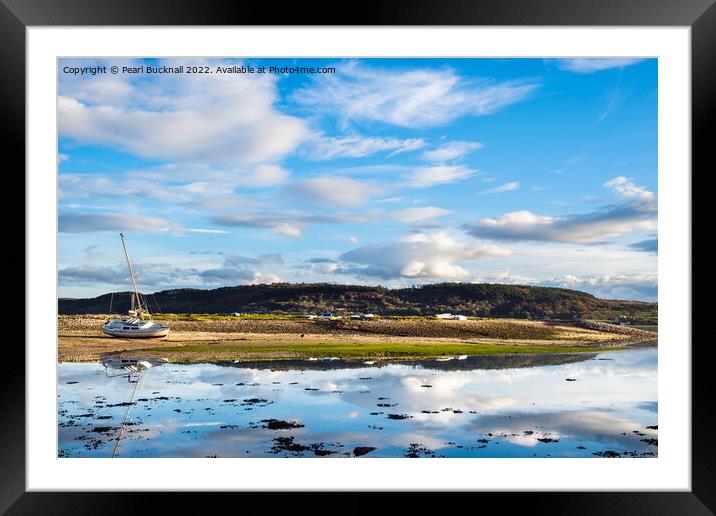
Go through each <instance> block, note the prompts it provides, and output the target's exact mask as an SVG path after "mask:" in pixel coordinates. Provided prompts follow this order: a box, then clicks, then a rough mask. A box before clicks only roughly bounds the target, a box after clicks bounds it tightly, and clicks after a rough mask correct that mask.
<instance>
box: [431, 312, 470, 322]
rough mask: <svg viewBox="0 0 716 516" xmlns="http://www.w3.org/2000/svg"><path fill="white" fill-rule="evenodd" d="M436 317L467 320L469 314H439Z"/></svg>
mask: <svg viewBox="0 0 716 516" xmlns="http://www.w3.org/2000/svg"><path fill="white" fill-rule="evenodd" d="M435 317H437V318H438V319H448V320H451V321H467V316H465V315H457V314H437V315H436V316H435Z"/></svg>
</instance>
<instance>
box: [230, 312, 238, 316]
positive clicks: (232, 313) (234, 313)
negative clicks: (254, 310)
mask: <svg viewBox="0 0 716 516" xmlns="http://www.w3.org/2000/svg"><path fill="white" fill-rule="evenodd" d="M229 315H233V316H234V317H239V316H240V315H241V314H240V313H239V312H231V313H230V314H229Z"/></svg>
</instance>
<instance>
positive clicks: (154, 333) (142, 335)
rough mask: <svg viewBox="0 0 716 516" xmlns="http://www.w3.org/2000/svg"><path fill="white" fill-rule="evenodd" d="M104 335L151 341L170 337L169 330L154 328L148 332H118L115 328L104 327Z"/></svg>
mask: <svg viewBox="0 0 716 516" xmlns="http://www.w3.org/2000/svg"><path fill="white" fill-rule="evenodd" d="M102 333H105V334H107V335H111V336H112V337H122V338H125V339H151V338H155V337H166V336H167V335H169V328H154V329H147V330H118V329H115V328H105V327H104V326H102Z"/></svg>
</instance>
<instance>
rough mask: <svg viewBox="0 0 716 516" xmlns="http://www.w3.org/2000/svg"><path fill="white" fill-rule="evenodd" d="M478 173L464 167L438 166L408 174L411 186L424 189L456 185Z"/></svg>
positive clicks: (419, 169)
mask: <svg viewBox="0 0 716 516" xmlns="http://www.w3.org/2000/svg"><path fill="white" fill-rule="evenodd" d="M477 174H478V171H477V170H473V169H470V168H467V167H464V166H462V165H454V166H448V165H438V166H434V167H423V168H418V169H416V170H414V171H413V172H412V173H410V174H408V176H407V181H408V184H409V185H410V186H415V187H418V188H424V187H428V186H433V185H440V184H446V183H455V182H456V181H462V180H463V179H468V178H470V177H472V176H474V175H477Z"/></svg>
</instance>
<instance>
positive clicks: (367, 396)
mask: <svg viewBox="0 0 716 516" xmlns="http://www.w3.org/2000/svg"><path fill="white" fill-rule="evenodd" d="M110 373H111V370H110ZM114 373H115V374H117V371H114ZM136 378H137V377H136V375H132V377H131V378H129V377H128V376H127V375H126V374H125V375H123V376H109V377H108V375H107V373H106V372H105V370H104V368H103V367H102V366H101V365H100V364H90V363H62V364H59V365H58V443H59V444H58V456H60V457H110V456H112V454H113V453H115V456H116V457H355V456H361V457H365V458H370V457H595V458H596V457H604V456H607V457H617V456H619V457H655V456H656V455H657V407H658V404H657V349H656V348H655V347H650V348H641V349H636V350H629V351H614V352H607V353H598V354H596V353H595V354H579V355H540V356H524V355H522V356H518V355H510V356H495V357H468V358H467V359H466V360H452V361H449V362H438V361H422V362H395V363H378V364H375V365H366V364H364V363H362V362H344V361H336V362H331V363H322V362H309V361H295V362H260V363H259V362H257V363H245V362H244V363H241V364H233V363H221V364H191V365H187V364H164V365H161V366H158V367H155V368H152V369H149V370H147V371H145V372H143V373H141V375H140V377H139V381H138V383H133V382H134V381H135V380H136ZM135 388H136V392H135ZM133 393H134V394H133ZM132 396H134V397H133V398H132ZM130 399H131V400H133V401H132V404H131V405H128V402H129V401H130ZM125 417H126V419H125ZM123 421H124V423H123ZM120 431H121V434H120ZM118 436H119V437H120V438H119V440H118V439H117V438H118Z"/></svg>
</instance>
